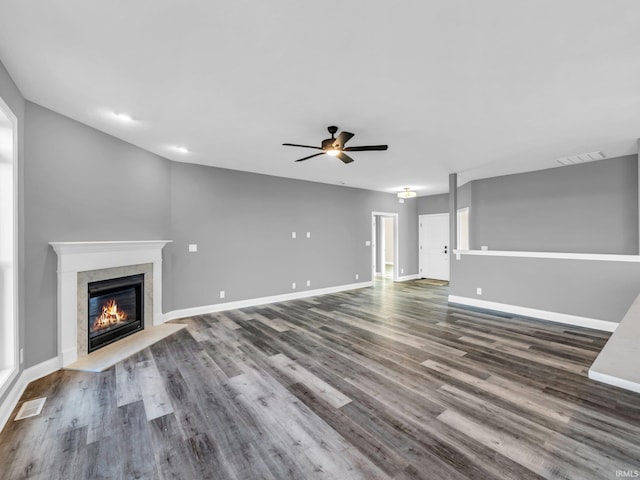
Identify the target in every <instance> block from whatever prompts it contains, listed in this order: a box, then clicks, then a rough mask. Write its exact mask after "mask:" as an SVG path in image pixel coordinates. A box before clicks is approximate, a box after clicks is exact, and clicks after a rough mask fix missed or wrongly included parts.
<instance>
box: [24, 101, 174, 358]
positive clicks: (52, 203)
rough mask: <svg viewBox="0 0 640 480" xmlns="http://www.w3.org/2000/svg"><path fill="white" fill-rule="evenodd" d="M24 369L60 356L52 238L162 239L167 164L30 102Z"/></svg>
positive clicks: (165, 226)
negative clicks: (58, 351) (50, 243)
mask: <svg viewBox="0 0 640 480" xmlns="http://www.w3.org/2000/svg"><path fill="white" fill-rule="evenodd" d="M25 125H26V129H25V158H26V162H25V171H24V179H25V184H24V213H25V242H24V252H25V256H26V259H27V261H26V265H25V266H26V272H25V280H26V282H25V289H24V291H23V295H24V298H26V300H27V302H26V310H25V338H26V341H25V351H24V356H25V365H26V366H27V367H28V366H32V365H36V364H38V363H40V362H42V361H44V360H48V359H50V358H52V357H55V356H56V355H57V321H56V288H57V287H56V285H57V276H56V267H57V256H56V254H55V252H54V251H53V249H52V248H51V247H50V246H49V242H51V241H90V240H143V239H144V240H148V239H161V238H167V237H168V236H169V233H170V222H169V218H168V212H169V211H170V205H169V195H168V194H167V192H168V191H169V188H170V178H169V176H170V168H169V163H170V162H169V161H168V160H165V159H163V158H161V157H158V156H157V155H154V154H152V153H149V152H147V151H145V150H142V149H140V148H137V147H134V146H132V145H130V144H128V143H125V142H123V141H121V140H118V139H116V138H114V137H111V136H109V135H106V134H104V133H101V132H98V131H97V130H95V129H93V128H91V127H88V126H86V125H83V124H81V123H78V122H76V121H74V120H71V119H69V118H67V117H64V116H62V115H59V114H57V113H55V112H52V111H51V110H47V109H45V108H42V107H40V106H38V105H35V104H33V103H30V102H27V107H26V120H25Z"/></svg>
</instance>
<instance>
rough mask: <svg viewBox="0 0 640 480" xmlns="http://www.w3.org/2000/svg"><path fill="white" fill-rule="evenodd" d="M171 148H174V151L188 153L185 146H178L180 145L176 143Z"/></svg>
mask: <svg viewBox="0 0 640 480" xmlns="http://www.w3.org/2000/svg"><path fill="white" fill-rule="evenodd" d="M173 149H174V150H175V151H176V152H180V153H189V149H187V147H180V146H177V145H176V146H175V147H173Z"/></svg>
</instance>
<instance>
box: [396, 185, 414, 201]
mask: <svg viewBox="0 0 640 480" xmlns="http://www.w3.org/2000/svg"><path fill="white" fill-rule="evenodd" d="M416 195H417V193H416V192H412V191H411V188H409V187H404V192H398V198H413V197H415V196H416Z"/></svg>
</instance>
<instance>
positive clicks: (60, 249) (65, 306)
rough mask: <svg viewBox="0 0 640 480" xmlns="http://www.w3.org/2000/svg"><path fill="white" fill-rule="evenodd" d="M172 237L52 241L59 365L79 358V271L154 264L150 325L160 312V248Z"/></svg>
mask: <svg viewBox="0 0 640 480" xmlns="http://www.w3.org/2000/svg"><path fill="white" fill-rule="evenodd" d="M169 242H171V240H135V241H117V242H113V241H106V242H51V243H50V245H51V246H52V247H53V249H54V250H55V251H56V253H57V254H58V355H60V357H61V359H62V366H66V365H69V364H70V363H73V362H75V361H76V360H77V359H78V344H77V340H78V334H77V329H78V318H77V317H78V291H77V290H78V272H85V271H89V270H99V269H103V268H114V267H125V266H128V265H139V264H144V263H152V264H153V324H154V325H159V324H161V323H163V322H164V320H163V315H162V248H163V247H164V246H165V245H166V244H167V243H169Z"/></svg>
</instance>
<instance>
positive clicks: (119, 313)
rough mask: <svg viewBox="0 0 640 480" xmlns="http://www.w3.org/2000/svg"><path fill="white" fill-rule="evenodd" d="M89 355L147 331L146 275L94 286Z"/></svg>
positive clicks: (90, 299)
mask: <svg viewBox="0 0 640 480" xmlns="http://www.w3.org/2000/svg"><path fill="white" fill-rule="evenodd" d="M87 291H88V310H87V312H88V315H87V317H88V325H87V331H88V336H89V338H88V353H91V352H93V351H95V350H97V349H99V348H101V347H104V346H106V345H109V344H110V343H113V342H115V341H117V340H120V339H121V338H124V337H126V336H128V335H131V334H132V333H135V332H138V331H140V330H142V329H144V302H143V299H144V274H138V275H130V276H126V277H119V278H110V279H107V280H100V281H96V282H90V283H88V285H87Z"/></svg>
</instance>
